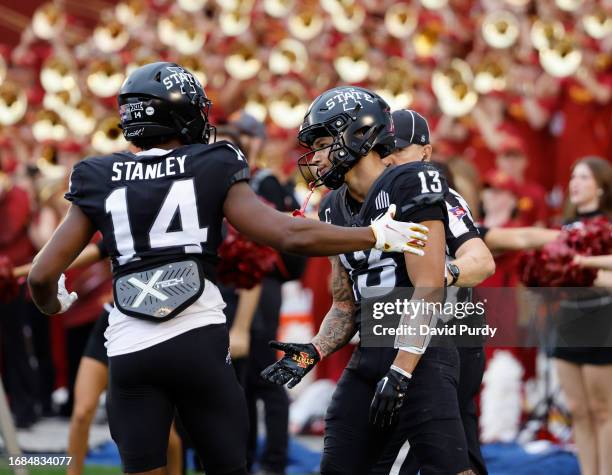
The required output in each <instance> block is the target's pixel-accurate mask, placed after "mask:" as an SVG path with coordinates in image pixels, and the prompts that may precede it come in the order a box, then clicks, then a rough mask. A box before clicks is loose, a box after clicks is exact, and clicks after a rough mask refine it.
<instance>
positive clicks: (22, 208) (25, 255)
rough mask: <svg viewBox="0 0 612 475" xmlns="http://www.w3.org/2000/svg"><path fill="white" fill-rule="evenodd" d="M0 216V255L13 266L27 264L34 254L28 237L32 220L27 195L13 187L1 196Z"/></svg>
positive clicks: (22, 190) (20, 189)
mask: <svg viewBox="0 0 612 475" xmlns="http://www.w3.org/2000/svg"><path fill="white" fill-rule="evenodd" d="M0 216H2V226H0V254H4V255H7V256H8V257H9V258H10V259H11V262H12V263H13V265H15V266H19V265H22V264H27V263H28V262H30V261H31V260H32V257H33V256H34V254H35V252H36V251H35V249H34V246H33V245H32V241H30V237H29V236H28V227H29V225H30V221H31V219H32V210H31V208H30V197H29V196H28V193H27V192H26V191H25V190H24V189H22V188H19V187H18V186H13V187H11V188H10V189H9V190H8V191H7V192H5V193H4V195H1V196H0Z"/></svg>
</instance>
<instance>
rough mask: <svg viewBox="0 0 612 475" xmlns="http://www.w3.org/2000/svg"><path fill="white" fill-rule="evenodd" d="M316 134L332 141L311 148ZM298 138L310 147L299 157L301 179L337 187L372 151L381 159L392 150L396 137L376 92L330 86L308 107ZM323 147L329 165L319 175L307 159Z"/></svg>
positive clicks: (314, 183)
mask: <svg viewBox="0 0 612 475" xmlns="http://www.w3.org/2000/svg"><path fill="white" fill-rule="evenodd" d="M319 137H332V139H333V142H332V143H331V144H330V145H327V146H325V147H320V148H318V149H313V144H314V142H315V140H316V139H317V138H319ZM298 140H299V141H300V143H301V144H302V145H303V146H305V147H307V148H309V149H310V151H309V152H307V153H305V154H304V155H302V156H301V157H300V158H299V159H298V166H299V168H300V172H301V173H302V176H303V177H304V179H305V180H306V181H307V182H309V183H311V186H320V185H325V186H327V187H328V188H331V189H336V188H339V187H340V186H341V185H342V184H343V183H344V175H345V174H346V172H348V171H349V170H350V169H351V168H352V167H353V166H354V165H355V164H356V163H357V161H358V160H359V159H360V158H361V157H364V156H366V155H367V154H368V153H370V151H371V150H375V151H376V152H378V154H379V155H380V156H381V158H383V157H386V156H387V155H389V154H390V153H391V152H393V149H394V148H395V136H394V130H393V120H392V118H391V111H390V108H389V105H388V104H387V103H386V102H385V100H384V99H383V98H382V97H380V96H379V95H378V94H376V93H374V92H372V91H370V90H368V89H364V88H362V87H355V86H340V87H336V88H334V89H330V90H329V91H326V92H324V93H323V94H321V95H320V96H319V97H317V98H316V99H315V100H314V102H313V103H312V104H311V105H310V107H309V108H308V112H307V113H306V115H305V116H304V122H303V123H302V125H301V126H300V131H299V132H298ZM325 148H330V155H329V158H330V161H331V163H332V167H331V168H330V169H329V170H327V171H326V172H325V173H324V174H323V175H321V174H319V172H318V171H314V167H313V164H312V163H311V162H310V159H311V158H312V156H314V154H315V153H316V152H318V151H319V150H323V149H325Z"/></svg>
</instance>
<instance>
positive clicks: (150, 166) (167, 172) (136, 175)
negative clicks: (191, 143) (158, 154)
mask: <svg viewBox="0 0 612 475" xmlns="http://www.w3.org/2000/svg"><path fill="white" fill-rule="evenodd" d="M186 158H187V155H183V156H181V157H167V158H166V159H165V160H164V161H162V162H159V163H142V162H140V161H134V162H115V163H113V176H112V177H111V180H112V181H133V180H154V179H156V178H163V177H165V176H172V175H177V174H182V173H185V159H186ZM177 165H178V171H177Z"/></svg>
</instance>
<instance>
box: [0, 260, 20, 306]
mask: <svg viewBox="0 0 612 475" xmlns="http://www.w3.org/2000/svg"><path fill="white" fill-rule="evenodd" d="M18 295H19V284H18V283H17V279H15V277H13V263H12V262H11V260H10V259H9V258H8V257H7V256H0V302H2V303H8V302H10V301H11V300H15V299H16V298H17V296H18Z"/></svg>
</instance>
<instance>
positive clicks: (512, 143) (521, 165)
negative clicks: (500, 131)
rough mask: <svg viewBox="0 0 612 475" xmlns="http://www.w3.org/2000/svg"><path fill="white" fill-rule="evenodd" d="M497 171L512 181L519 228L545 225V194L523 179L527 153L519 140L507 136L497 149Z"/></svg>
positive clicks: (538, 186) (536, 185) (531, 182)
mask: <svg viewBox="0 0 612 475" xmlns="http://www.w3.org/2000/svg"><path fill="white" fill-rule="evenodd" d="M495 163H496V165H497V169H498V170H499V171H500V172H501V173H504V174H505V175H507V176H508V177H509V178H511V179H512V181H513V182H514V184H515V186H516V193H517V199H518V201H517V203H516V208H517V217H516V219H517V221H518V222H519V224H520V225H521V226H532V225H536V226H543V225H544V224H546V219H547V213H546V193H545V191H544V188H543V187H542V186H541V185H539V184H538V183H535V182H533V181H530V180H527V179H526V178H525V172H526V170H527V165H528V161H527V152H526V150H525V146H524V144H523V142H522V141H521V139H520V138H518V137H515V136H510V135H509V136H507V137H506V138H505V140H504V141H503V142H502V144H501V145H500V147H499V151H498V154H497V157H496V160H495Z"/></svg>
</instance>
